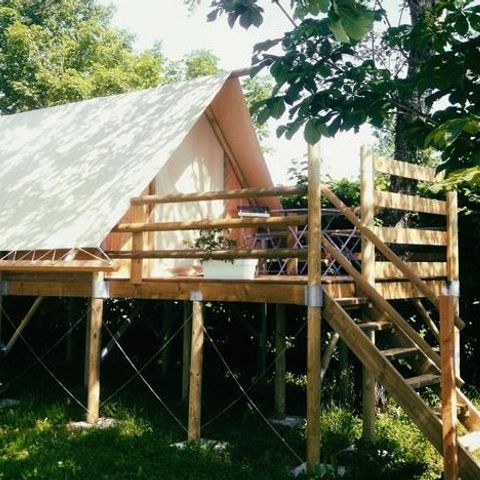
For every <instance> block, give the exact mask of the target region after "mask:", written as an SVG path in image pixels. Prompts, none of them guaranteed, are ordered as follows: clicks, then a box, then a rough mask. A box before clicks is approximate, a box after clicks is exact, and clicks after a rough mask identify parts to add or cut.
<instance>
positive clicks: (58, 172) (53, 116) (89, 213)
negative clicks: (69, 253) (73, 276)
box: [0, 75, 279, 252]
mask: <svg viewBox="0 0 480 480" xmlns="http://www.w3.org/2000/svg"><path fill="white" fill-rule="evenodd" d="M271 184H272V182H271V178H270V175H269V173H268V170H267V167H266V165H265V162H264V159H263V156H262V153H261V150H260V147H259V143H258V140H257V138H256V135H255V133H254V130H253V126H252V124H251V119H250V116H249V112H248V109H247V106H246V104H245V100H244V98H243V94H242V91H241V86H240V83H239V81H238V79H236V78H232V77H230V76H229V75H222V76H216V77H204V78H200V79H196V80H193V81H190V82H182V83H178V84H172V85H167V86H161V87H158V88H153V89H150V90H145V91H137V92H133V93H127V94H123V95H116V96H110V97H104V98H96V99H92V100H87V101H82V102H78V103H73V104H68V105H62V106H57V107H51V108H45V109H40V110H35V111H31V112H25V113H20V114H15V115H10V116H4V117H1V118H0V185H2V188H1V189H0V205H1V210H0V231H1V234H0V251H3V252H10V251H48V250H53V249H57V250H61V249H64V250H65V249H67V250H68V249H73V248H84V249H88V248H90V249H91V248H99V247H102V246H103V247H108V243H109V242H113V244H115V243H118V239H117V240H115V239H114V234H110V236H109V232H110V231H111V230H112V228H113V227H114V226H115V225H116V224H117V223H118V222H119V221H120V220H121V219H122V217H123V218H125V216H128V211H129V209H130V199H131V198H132V197H135V196H138V195H141V194H142V193H144V192H150V193H152V192H154V193H173V192H192V191H208V190H221V189H223V188H229V187H235V186H241V187H246V186H251V187H268V186H271ZM265 201H266V203H267V204H268V203H270V206H271V207H274V208H275V207H277V208H278V206H279V205H278V200H274V199H266V200H265ZM224 208H225V205H223V204H219V203H218V202H217V203H216V204H215V203H212V204H205V205H202V206H200V205H199V204H186V205H183V206H179V207H178V209H177V210H175V208H173V207H172V206H169V207H167V206H165V207H164V208H157V209H156V212H155V214H154V220H155V221H161V220H167V219H168V220H182V219H185V218H188V219H191V220H194V219H198V218H205V217H215V216H217V217H218V216H222V215H223V213H224ZM172 235H173V234H172ZM172 235H170V237H169V238H167V237H168V236H166V237H163V240H160V242H161V241H163V244H162V246H167V245H168V246H172V244H174V243H175V242H177V243H178V242H181V240H182V238H180V237H179V236H178V234H177V236H174V235H173V236H172Z"/></svg>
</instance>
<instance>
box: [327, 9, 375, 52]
mask: <svg viewBox="0 0 480 480" xmlns="http://www.w3.org/2000/svg"><path fill="white" fill-rule="evenodd" d="M333 5H334V10H335V12H336V14H337V15H338V16H339V19H340V22H341V23H342V26H343V29H344V30H345V32H346V34H347V35H348V36H349V37H350V38H351V39H352V40H355V41H358V40H361V39H362V38H363V37H364V36H365V35H366V34H367V33H368V32H369V31H370V30H371V29H372V26H373V21H374V12H373V11H372V10H369V9H368V8H366V7H365V6H363V5H360V4H358V3H357V2H355V0H334V2H333ZM344 43H346V42H344Z"/></svg>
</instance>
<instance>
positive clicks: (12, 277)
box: [2, 271, 445, 305]
mask: <svg viewBox="0 0 480 480" xmlns="http://www.w3.org/2000/svg"><path fill="white" fill-rule="evenodd" d="M425 282H426V283H427V285H428V286H429V288H431V289H432V290H433V291H434V292H435V293H436V294H440V293H441V292H442V289H443V288H444V285H445V281H444V278H438V279H435V278H433V279H432V278H430V279H426V280H425ZM2 284H3V292H2V294H3V295H24V296H46V297H48V296H53V297H89V296H91V294H92V275H91V274H88V273H76V274H71V273H43V272H30V273H27V272H8V271H6V272H3V276H2ZM322 284H323V286H324V288H325V289H326V291H327V292H328V293H329V294H330V295H331V296H332V297H333V298H353V297H357V296H361V295H357V292H356V287H355V283H354V281H353V279H352V278H351V277H349V276H324V277H323V278H322ZM306 285H307V276H289V275H288V276H287V275H285V276H273V275H265V276H259V277H257V278H255V279H254V280H210V279H204V278H203V277H195V276H181V277H169V278H146V279H143V280H142V282H141V283H138V284H134V283H132V282H131V281H130V279H127V278H124V279H123V278H105V281H104V289H103V291H104V294H103V296H104V297H105V298H139V299H155V300H190V298H191V292H201V294H202V298H203V300H206V301H224V302H239V301H241V302H265V303H287V304H296V305H305V287H306ZM376 286H377V290H378V291H379V293H381V295H382V296H383V297H384V298H385V299H387V300H395V299H404V298H415V297H421V296H422V295H421V294H420V293H419V292H418V291H417V290H416V288H415V287H414V286H413V285H412V284H411V283H410V282H409V281H408V280H402V279H394V280H385V279H384V280H379V281H378V282H377V284H376Z"/></svg>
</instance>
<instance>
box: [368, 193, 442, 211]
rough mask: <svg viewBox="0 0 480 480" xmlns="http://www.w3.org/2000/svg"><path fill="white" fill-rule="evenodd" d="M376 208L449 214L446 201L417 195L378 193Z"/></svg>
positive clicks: (376, 195)
mask: <svg viewBox="0 0 480 480" xmlns="http://www.w3.org/2000/svg"><path fill="white" fill-rule="evenodd" d="M375 206H376V207H378V208H392V209H395V210H408V211H410V212H422V213H430V214H432V215H446V214H447V203H446V202H445V201H443V200H435V199H433V198H424V197H419V196H417V195H406V194H405V193H394V192H381V191H376V192H375Z"/></svg>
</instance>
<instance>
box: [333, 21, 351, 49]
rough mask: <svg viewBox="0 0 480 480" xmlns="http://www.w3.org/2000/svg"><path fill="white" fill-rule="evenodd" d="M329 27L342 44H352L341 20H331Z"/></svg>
mask: <svg viewBox="0 0 480 480" xmlns="http://www.w3.org/2000/svg"><path fill="white" fill-rule="evenodd" d="M328 27H329V28H330V30H331V31H332V33H333V36H334V37H335V40H336V41H337V42H340V43H350V37H349V36H348V35H347V32H346V31H345V29H344V28H343V25H342V24H341V22H340V20H331V19H329V22H328Z"/></svg>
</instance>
